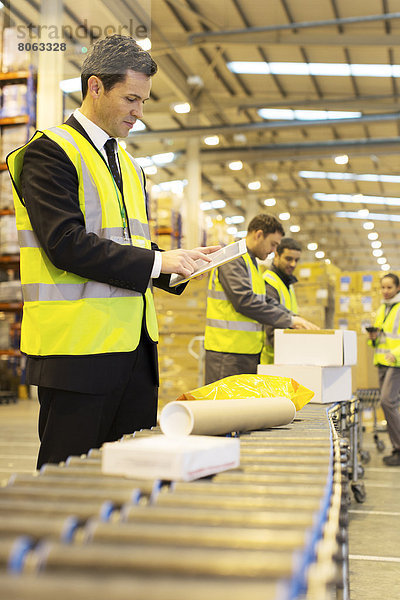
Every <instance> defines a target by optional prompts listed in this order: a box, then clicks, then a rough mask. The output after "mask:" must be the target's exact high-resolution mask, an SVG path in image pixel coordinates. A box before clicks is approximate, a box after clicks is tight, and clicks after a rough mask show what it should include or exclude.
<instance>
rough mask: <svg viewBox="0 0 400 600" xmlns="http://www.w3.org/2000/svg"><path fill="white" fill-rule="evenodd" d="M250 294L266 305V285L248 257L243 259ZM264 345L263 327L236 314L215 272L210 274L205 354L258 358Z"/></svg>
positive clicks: (247, 255) (244, 256)
mask: <svg viewBox="0 0 400 600" xmlns="http://www.w3.org/2000/svg"><path fill="white" fill-rule="evenodd" d="M243 259H244V261H245V263H246V266H247V271H248V275H249V280H250V281H251V286H252V289H253V293H254V294H256V295H257V296H259V297H260V300H263V301H264V302H265V283H264V280H263V278H262V275H261V273H260V271H259V270H258V268H257V267H256V266H255V265H254V263H253V261H252V260H251V258H250V256H249V254H248V253H246V254H244V255H243ZM237 260H240V259H237ZM262 345H263V326H262V325H261V323H259V322H258V321H254V320H253V319H249V318H248V317H245V316H244V315H242V314H241V313H239V312H237V311H236V310H235V309H234V307H233V305H232V303H231V302H230V301H229V300H228V298H227V297H226V295H225V292H224V289H223V287H222V285H221V283H220V281H219V278H218V268H216V269H213V270H212V271H211V274H210V280H209V284H208V296H207V322H206V331H205V339H204V347H205V349H206V350H214V351H215V352H229V353H233V354H258V353H259V352H261V349H262Z"/></svg>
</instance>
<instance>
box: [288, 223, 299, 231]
mask: <svg viewBox="0 0 400 600" xmlns="http://www.w3.org/2000/svg"><path fill="white" fill-rule="evenodd" d="M289 231H291V233H298V232H299V231H300V225H291V226H290V227H289Z"/></svg>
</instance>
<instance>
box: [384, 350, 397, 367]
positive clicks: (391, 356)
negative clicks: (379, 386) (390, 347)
mask: <svg viewBox="0 0 400 600" xmlns="http://www.w3.org/2000/svg"><path fill="white" fill-rule="evenodd" d="M385 360H386V361H387V362H388V363H390V364H392V365H394V364H395V362H396V357H395V355H394V354H392V353H391V352H388V353H387V354H385Z"/></svg>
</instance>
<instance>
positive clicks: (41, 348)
mask: <svg viewBox="0 0 400 600" xmlns="http://www.w3.org/2000/svg"><path fill="white" fill-rule="evenodd" d="M156 71H157V65H156V63H155V62H154V60H153V59H152V58H151V56H150V54H149V53H148V52H145V51H144V50H143V49H142V48H141V47H140V46H139V45H138V44H137V43H136V42H135V40H133V39H132V38H131V37H129V36H122V35H113V36H110V37H106V38H105V39H101V40H98V41H97V42H96V44H95V45H94V46H93V47H92V49H91V51H90V52H89V53H88V55H87V56H86V58H85V60H84V62H83V65H82V70H81V82H82V97H83V101H82V105H81V106H80V108H78V109H76V110H75V112H74V114H73V115H72V116H71V117H70V118H69V119H68V121H67V122H66V123H65V124H64V125H61V126H58V127H52V128H51V129H47V130H45V131H43V132H42V131H38V132H36V134H35V135H34V137H33V138H32V139H31V140H30V141H29V142H28V144H26V145H25V146H24V147H22V148H19V149H18V150H16V151H14V152H13V153H11V154H10V155H9V156H8V157H7V159H8V167H9V170H10V174H11V177H12V181H13V187H14V203H15V212H16V220H17V228H18V233H19V240H20V245H21V283H22V290H23V294H24V313H23V321H22V332H21V350H22V352H23V353H24V354H26V355H27V356H28V358H27V369H26V370H27V382H28V383H30V384H33V385H37V386H38V394H39V402H40V414H39V437H40V441H41V446H40V449H39V456H38V462H37V467H38V468H40V467H41V466H42V465H43V464H44V463H46V462H51V463H58V462H60V461H64V460H65V459H66V458H67V457H68V456H69V455H80V454H83V453H86V452H87V451H88V450H89V449H90V448H97V447H99V446H101V445H102V444H103V443H104V442H107V441H114V440H117V439H119V438H120V437H121V436H122V435H123V434H127V433H132V432H134V431H135V430H138V429H142V428H149V427H152V426H153V425H155V424H156V415H157V393H158V364H157V339H158V330H157V319H156V314H155V308H154V301H153V293H152V286H153V285H155V286H157V287H161V288H163V289H164V290H166V291H170V292H172V293H181V292H182V291H183V288H182V287H181V288H180V289H178V290H177V292H174V289H173V288H170V287H169V280H170V274H171V273H178V274H181V275H183V276H185V277H186V276H189V275H191V274H192V273H193V272H194V270H195V267H196V264H195V261H196V260H197V259H202V260H205V261H206V262H210V258H209V257H208V254H209V253H211V252H213V251H215V250H217V249H219V247H209V248H196V249H194V250H182V249H179V250H170V251H168V252H160V249H159V248H158V247H157V245H156V244H153V243H152V242H151V240H150V233H149V225H148V221H147V214H146V187H145V186H146V182H145V177H144V174H143V171H142V170H141V168H140V167H139V165H138V164H137V162H136V161H135V160H134V158H133V157H132V156H131V155H130V154H128V152H126V151H125V150H124V149H123V148H122V147H121V146H120V145H119V144H118V143H117V141H116V138H120V137H122V138H123V137H126V136H127V135H128V133H129V131H130V130H131V129H132V127H133V125H134V124H135V122H136V120H137V119H141V118H142V117H143V104H144V103H145V102H146V100H148V99H149V96H150V89H151V81H152V80H151V77H152V76H153V75H154V74H155V72H156Z"/></svg>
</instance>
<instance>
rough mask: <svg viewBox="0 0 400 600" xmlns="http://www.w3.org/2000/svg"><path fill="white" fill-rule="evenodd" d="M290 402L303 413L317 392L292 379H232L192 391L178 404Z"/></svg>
mask: <svg viewBox="0 0 400 600" xmlns="http://www.w3.org/2000/svg"><path fill="white" fill-rule="evenodd" d="M276 396H284V397H285V398H289V399H290V400H291V401H292V402H293V404H294V405H295V407H296V410H300V409H301V408H303V406H305V405H306V404H307V402H309V401H310V400H311V398H312V397H313V396H314V392H313V391H311V390H309V389H308V388H306V387H304V386H303V385H300V383H297V381H295V380H294V379H291V378H290V377H278V376H276V377H275V376H274V375H231V376H230V377H224V379H219V380H218V381H214V383H209V384H208V385H203V386H202V387H199V388H197V389H195V390H190V391H189V392H186V393H184V394H182V395H181V396H179V398H177V400H229V399H234V398H272V397H276Z"/></svg>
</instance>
